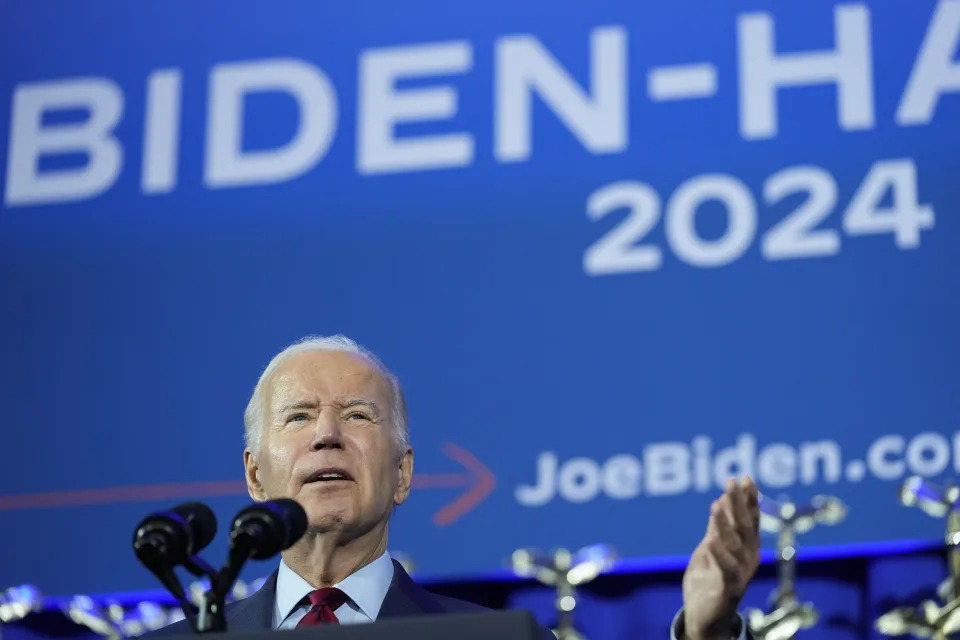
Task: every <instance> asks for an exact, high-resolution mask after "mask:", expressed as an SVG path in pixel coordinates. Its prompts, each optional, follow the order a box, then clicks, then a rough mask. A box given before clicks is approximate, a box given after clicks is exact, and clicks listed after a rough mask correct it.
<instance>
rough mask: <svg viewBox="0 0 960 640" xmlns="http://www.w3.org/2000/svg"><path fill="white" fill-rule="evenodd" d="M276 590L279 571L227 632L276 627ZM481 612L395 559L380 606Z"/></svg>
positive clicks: (233, 611) (239, 607) (391, 613)
mask: <svg viewBox="0 0 960 640" xmlns="http://www.w3.org/2000/svg"><path fill="white" fill-rule="evenodd" d="M276 588H277V572H276V571H274V572H273V573H272V574H271V575H270V577H269V578H267V581H266V582H265V583H264V584H263V586H262V587H261V588H260V589H259V590H258V591H257V592H256V593H254V594H253V595H252V596H250V597H248V598H244V599H243V600H239V601H237V602H231V603H230V604H228V605H227V607H226V615H227V629H229V630H230V631H265V630H268V629H270V628H272V626H273V608H274V593H275V592H276ZM480 611H487V609H486V607H481V606H480V605H477V604H473V603H472V602H466V601H464V600H457V599H456V598H449V597H447V596H441V595H437V594H434V593H430V592H429V591H427V590H426V589H424V588H422V587H420V586H418V585H417V583H415V582H414V581H413V579H412V578H410V576H409V575H408V574H407V572H406V571H404V570H403V567H401V566H400V564H399V563H398V562H397V561H396V560H394V561H393V581H392V582H391V583H390V588H389V589H388V590H387V595H386V597H384V599H383V604H382V605H381V606H380V613H379V615H378V616H377V620H384V619H386V618H395V617H398V616H417V615H421V616H422V615H430V614H437V613H476V612H480ZM189 633H190V625H189V623H188V622H187V621H186V620H181V621H180V622H176V623H174V624H172V625H170V626H168V627H164V628H163V629H160V630H159V631H154V632H153V633H150V634H147V635H146V636H144V637H145V638H146V637H151V636H168V635H176V634H189ZM540 640H556V638H555V637H554V635H553V633H551V632H550V631H548V630H547V629H544V628H543V627H541V628H540Z"/></svg>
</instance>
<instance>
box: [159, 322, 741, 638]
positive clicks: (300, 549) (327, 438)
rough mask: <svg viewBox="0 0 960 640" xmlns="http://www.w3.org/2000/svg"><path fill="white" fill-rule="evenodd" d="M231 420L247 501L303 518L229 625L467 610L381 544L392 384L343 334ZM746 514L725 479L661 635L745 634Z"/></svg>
mask: <svg viewBox="0 0 960 640" xmlns="http://www.w3.org/2000/svg"><path fill="white" fill-rule="evenodd" d="M244 423H245V427H246V439H247V447H246V449H245V450H244V454H243V460H244V467H245V468H246V480H247V488H248V491H249V492H250V496H251V497H252V498H253V499H254V500H257V501H262V500H268V499H272V498H279V497H290V498H294V499H296V500H297V501H298V502H299V503H300V504H301V505H303V507H304V509H305V510H306V512H307V516H308V520H309V526H308V528H307V533H306V534H305V535H304V537H303V538H302V539H301V540H300V541H299V542H297V543H296V544H295V545H294V546H292V547H291V548H290V549H288V550H287V551H285V552H284V553H283V560H282V562H281V563H280V567H279V569H278V570H277V571H275V572H274V573H273V575H271V576H270V578H269V579H268V580H267V582H266V583H265V584H264V586H263V587H262V588H261V589H260V591H258V592H257V593H255V594H254V595H252V596H250V597H249V598H247V599H245V600H242V601H240V602H237V603H233V604H232V605H229V606H228V607H227V614H226V615H227V624H228V627H229V628H230V629H231V630H263V629H289V628H293V627H303V626H309V625H318V624H337V623H339V624H352V623H364V622H373V621H375V620H380V619H384V618H388V617H394V616H403V615H424V614H434V613H459V612H469V611H476V610H478V609H480V607H478V606H477V605H473V604H470V603H468V602H463V601H460V600H455V599H453V598H447V597H443V596H438V595H434V594H431V593H429V592H427V591H426V590H424V589H422V588H420V587H419V586H417V585H416V584H415V583H414V582H413V581H412V580H411V579H410V576H408V575H407V573H406V572H405V571H404V570H403V568H402V567H401V566H400V565H399V564H397V563H396V562H394V561H392V560H391V558H390V556H389V554H388V553H387V539H388V535H389V532H390V515H391V513H392V511H393V508H394V506H397V505H401V504H403V503H404V502H405V501H406V499H407V497H408V496H409V495H410V483H411V479H412V477H413V449H412V448H411V447H410V441H409V437H408V436H409V434H408V425H407V412H406V404H405V401H404V397H403V391H402V390H401V388H400V383H399V381H398V380H397V378H396V376H394V375H393V374H392V373H391V372H390V371H389V370H388V369H387V368H386V367H385V366H384V365H383V364H382V363H381V362H380V361H379V360H378V359H377V358H376V356H374V355H373V354H372V353H370V352H368V351H366V350H364V349H363V348H362V347H360V346H359V345H357V344H356V343H355V342H353V341H352V340H350V339H348V338H345V337H343V336H333V337H327V338H307V339H304V340H302V341H300V342H298V343H296V344H294V345H292V346H290V347H288V348H287V349H285V350H284V351H282V352H281V353H280V354H278V355H277V356H276V357H274V358H273V360H272V361H271V362H270V364H269V365H268V366H267V368H266V369H265V370H264V372H263V374H262V375H261V376H260V380H259V381H258V382H257V385H256V387H255V389H254V391H253V397H252V398H251V399H250V403H249V404H248V406H247V409H246V412H245V413H244ZM758 517H759V513H758V507H757V488H756V486H755V485H754V484H753V482H752V481H751V480H750V479H749V478H748V479H747V480H746V481H745V482H744V483H743V485H742V486H740V485H738V484H737V483H736V482H735V481H733V480H731V481H730V482H729V484H728V485H727V488H726V491H725V493H724V494H723V495H722V496H721V497H720V498H719V499H718V500H717V501H715V502H714V503H713V506H712V508H711V512H710V519H709V524H708V526H707V532H706V535H705V537H704V538H703V541H702V542H701V543H700V544H699V546H698V547H697V548H696V550H695V551H694V553H693V556H692V558H691V561H690V565H689V566H688V568H687V570H686V573H685V574H684V579H683V604H684V607H683V609H682V611H681V613H680V614H678V615H677V617H676V620H675V621H674V624H673V635H674V637H675V638H677V639H678V640H679V639H682V638H686V639H688V640H713V639H723V640H730V639H732V638H737V637H740V638H742V637H746V631H745V629H744V626H745V625H744V624H743V621H742V619H741V618H740V617H739V616H738V615H737V613H736V608H737V605H738V603H739V601H740V598H741V597H742V596H743V593H744V590H745V589H746V586H747V583H748V581H749V580H750V578H751V577H752V576H753V573H754V571H755V570H756V567H757V563H758V557H759V538H758V535H757V522H758ZM172 632H181V633H183V632H187V628H186V627H185V623H184V622H181V623H178V624H176V625H173V626H172V627H168V628H167V629H165V630H164V633H172ZM541 636H542V638H543V639H544V640H547V639H549V640H552V639H553V635H552V634H551V633H550V632H549V631H547V630H546V629H542V630H541Z"/></svg>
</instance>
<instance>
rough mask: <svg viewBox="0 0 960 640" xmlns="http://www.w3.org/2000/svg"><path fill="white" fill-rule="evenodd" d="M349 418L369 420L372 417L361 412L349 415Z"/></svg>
mask: <svg viewBox="0 0 960 640" xmlns="http://www.w3.org/2000/svg"><path fill="white" fill-rule="evenodd" d="M347 418H348V419H349V420H369V419H370V416H368V415H367V414H365V413H363V412H361V411H354V412H353V413H350V414H348V415H347Z"/></svg>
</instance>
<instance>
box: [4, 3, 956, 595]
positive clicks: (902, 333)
mask: <svg viewBox="0 0 960 640" xmlns="http://www.w3.org/2000/svg"><path fill="white" fill-rule="evenodd" d="M958 49H960V0H944V1H941V2H931V1H927V0H914V1H911V2H898V3H890V2H879V1H875V2H845V3H840V2H828V1H825V0H816V1H809V0H808V1H804V2H799V1H794V2H780V3H776V4H775V5H771V4H770V3H767V2H759V1H757V0H740V1H739V2H735V3H721V4H718V3H715V2H707V1H705V0H679V1H676V2H670V3H660V4H657V3H654V4H650V3H647V4H641V5H635V6H627V5H626V4H622V3H613V2H595V3H572V2H560V3H556V2H553V3H545V2H534V3H515V2H504V1H502V0H492V1H491V2H485V3H480V4H467V5H465V4H462V3H444V2H438V1H437V0H415V1H414V2H412V3H406V4H404V5H403V6H402V7H400V6H395V5H390V4H386V3H373V2H367V1H365V0H359V1H355V2H349V3H340V4H324V5H318V4H315V3H306V2H298V3H282V4H277V3H266V2H255V1H253V0H250V1H244V2H234V3H232V4H230V5H229V7H227V6H225V5H218V4H203V3H201V4H196V3H186V2H146V3H136V4H131V3H121V2H98V3H89V2H78V3H70V4H62V3H54V2H50V1H47V0H44V1H41V2H34V3H30V4H24V3H7V4H5V5H4V6H3V7H0V59H2V60H3V61H4V62H3V64H2V65H0V124H2V126H0V154H2V155H0V176H2V177H0V180H2V182H0V190H2V191H0V201H2V210H0V303H2V311H3V328H4V330H3V331H0V351H2V353H3V354H4V357H3V358H2V359H0V388H2V389H3V390H4V391H3V393H4V402H3V406H4V409H5V411H4V436H5V438H4V447H3V452H4V455H3V465H2V471H0V511H2V513H0V518H2V523H3V526H2V527H0V584H15V583H20V582H33V583H36V584H37V585H38V586H40V588H41V589H43V590H45V591H46V592H48V593H71V592H94V591H98V592H103V591H116V590H121V589H137V588H150V587H154V586H156V584H155V582H154V580H153V578H152V577H151V576H150V575H149V574H148V573H147V572H146V571H145V570H143V569H141V568H140V567H139V566H138V565H137V563H136V561H135V559H134V557H133V554H132V551H131V550H130V537H131V533H132V527H133V525H134V524H135V523H136V522H137V521H138V520H139V518H140V517H141V516H142V515H143V514H145V513H147V512H148V511H150V510H153V509H156V508H159V507H163V506H167V505H171V504H174V503H176V502H179V501H183V500H186V499H195V498H200V499H203V500H206V501H208V502H209V503H210V504H211V505H212V506H213V507H214V508H215V510H216V512H217V514H218V515H219V516H220V518H221V522H226V519H227V518H229V517H230V516H231V515H232V514H233V513H234V512H235V511H236V510H238V509H239V508H240V507H241V506H243V505H244V504H246V503H247V502H248V501H249V498H247V497H246V495H245V488H244V485H243V482H242V465H241V461H242V447H243V438H242V433H243V427H242V412H243V408H244V406H245V404H246V402H247V399H248V397H249V394H250V392H251V391H252V388H253V385H254V383H255V382H256V379H257V377H258V375H259V374H260V371H261V370H262V369H263V367H264V366H265V365H266V363H267V362H268V361H269V359H270V358H271V357H272V356H273V355H274V354H275V353H276V352H278V351H279V350H280V349H282V348H283V347H284V346H286V345H287V344H289V343H291V342H293V341H295V340H297V339H299V338H300V337H302V336H305V335H308V334H332V333H344V334H347V335H349V336H350V337H352V338H354V339H356V340H357V341H359V342H361V343H362V344H364V345H365V346H367V347H368V348H370V349H372V350H373V351H375V352H376V353H378V354H379V355H380V356H381V357H382V358H383V360H384V361H385V362H386V363H387V364H388V365H389V366H390V367H391V368H392V369H393V370H394V371H395V372H396V373H397V374H398V376H399V377H400V379H401V381H402V383H403V384H404V387H405V390H406V393H407V398H408V402H409V407H410V418H411V437H412V441H413V445H414V448H415V452H416V472H415V491H414V494H413V496H412V498H411V500H410V501H409V502H408V503H407V504H406V505H404V506H403V507H402V508H401V509H399V511H398V513H397V516H396V518H395V522H394V526H393V527H392V529H391V548H392V549H393V550H394V551H396V552H403V553H404V554H407V555H409V556H410V557H411V558H412V559H413V560H414V562H415V563H416V565H417V567H418V569H420V570H421V571H423V572H427V573H433V574H443V575H450V574H465V573H473V572H478V571H483V570H487V569H493V568H499V567H502V566H504V562H505V561H506V559H507V558H509V555H510V553H511V552H512V551H513V550H514V549H516V548H518V547H528V546H534V547H541V548H549V547H554V546H565V547H568V548H577V547H580V546H583V545H586V544H590V543H594V542H609V543H611V544H612V545H614V546H615V547H616V548H617V549H618V551H619V552H620V553H621V554H622V555H624V556H629V557H640V556H651V557H653V556H664V555H677V554H686V553H689V552H690V551H691V550H692V548H693V547H694V546H695V544H696V543H697V541H698V540H699V539H700V537H701V536H702V534H703V531H704V528H705V526H706V519H707V515H708V508H709V504H710V501H711V500H713V499H714V498H715V497H716V495H717V494H718V492H719V490H720V487H721V486H722V483H723V481H724V480H725V479H726V478H727V477H729V476H730V475H738V474H743V473H750V474H752V475H753V476H754V477H755V478H756V479H757V480H758V483H759V484H760V487H761V490H762V491H763V492H764V493H765V494H767V495H770V496H772V497H777V496H780V495H788V496H792V497H795V498H798V499H806V498H809V497H811V496H813V495H816V494H830V495H835V496H838V497H839V498H841V499H842V500H843V501H844V502H845V503H847V504H848V505H850V514H849V516H848V518H847V519H846V520H845V521H844V522H843V523H841V524H839V525H837V526H834V527H823V528H821V529H819V530H817V531H815V532H812V533H811V534H810V535H808V536H806V537H805V538H804V544H809V545H842V544H862V543H871V542H879V541H889V540H906V539H918V538H923V539H930V540H932V539H937V538H938V537H939V536H941V535H942V523H940V522H938V521H936V520H935V519H933V518H930V517H929V516H926V515H924V514H923V513H920V512H919V511H917V510H907V509H905V508H904V507H902V506H900V505H899V503H898V501H897V498H896V496H897V489H898V487H899V486H900V484H901V483H902V481H903V480H904V479H905V478H906V477H908V476H910V475H914V474H916V475H921V476H924V477H930V478H938V479H943V480H948V479H950V478H952V477H954V476H955V475H957V473H958V471H960V423H958V421H957V420H958V415H960V369H958V367H957V365H956V362H957V361H958V357H960V339H958V332H957V330H956V327H957V326H958V325H960V307H958V299H960V298H958V294H960V288H958V285H960V252H958V251H957V241H958V238H960V220H958V216H957V203H958V202H960V180H958V179H957V176H958V175H960V59H958V56H960V51H958ZM222 537H223V535H222V532H221V538H222ZM224 548H225V546H224V544H223V542H222V540H221V541H220V542H219V543H218V544H217V545H215V546H214V547H213V548H212V550H211V551H210V554H209V558H210V560H211V561H214V562H218V561H220V560H221V558H222V557H223V555H224ZM269 568H270V567H269V565H267V564H264V565H260V566H255V567H252V568H251V569H250V570H249V575H250V576H253V575H258V574H264V573H266V572H267V571H268V570H269Z"/></svg>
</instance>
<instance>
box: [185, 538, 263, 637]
mask: <svg viewBox="0 0 960 640" xmlns="http://www.w3.org/2000/svg"><path fill="white" fill-rule="evenodd" d="M245 542H247V539H246V538H244V537H241V538H240V539H239V540H238V539H236V538H234V539H232V540H231V545H230V555H229V556H228V558H227V563H226V564H225V565H224V567H223V569H221V570H220V571H217V570H216V569H214V568H213V567H211V566H210V565H209V564H208V563H207V562H206V561H204V560H203V558H201V557H200V556H193V557H191V558H189V559H187V561H186V562H185V563H184V564H183V566H184V567H185V568H186V569H187V570H188V571H189V572H190V573H192V574H193V575H195V576H197V577H198V578H204V577H205V578H208V579H209V580H210V588H209V589H208V590H207V591H205V592H204V593H203V599H202V602H201V606H200V611H199V613H198V615H197V619H196V623H195V624H192V626H193V630H194V631H195V632H196V633H214V632H218V631H226V630H227V618H226V610H225V607H226V599H227V594H228V593H230V589H231V588H232V587H233V583H234V582H236V580H237V576H238V575H240V570H241V569H243V565H244V564H245V563H246V562H247V560H249V559H250V558H251V557H252V556H253V551H254V550H253V548H252V547H251V546H250V544H245Z"/></svg>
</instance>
